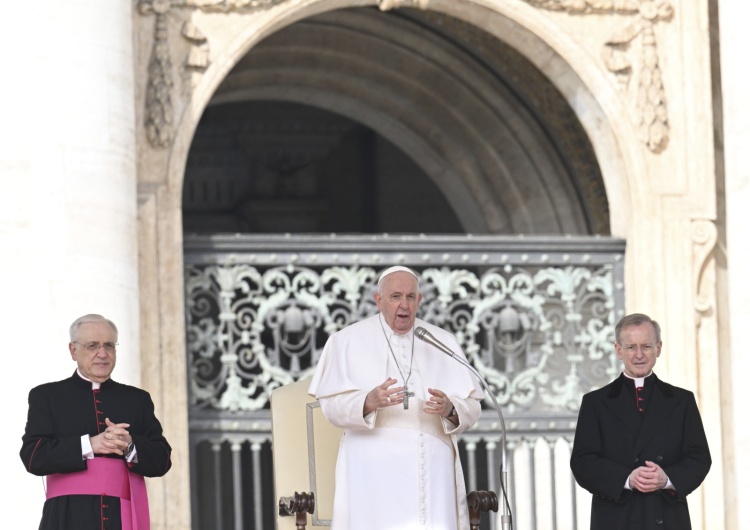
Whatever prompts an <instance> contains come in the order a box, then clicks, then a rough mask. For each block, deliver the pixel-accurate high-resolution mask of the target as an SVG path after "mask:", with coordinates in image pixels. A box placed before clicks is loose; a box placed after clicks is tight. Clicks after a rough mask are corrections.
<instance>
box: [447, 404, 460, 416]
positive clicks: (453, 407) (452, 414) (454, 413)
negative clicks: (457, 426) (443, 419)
mask: <svg viewBox="0 0 750 530" xmlns="http://www.w3.org/2000/svg"><path fill="white" fill-rule="evenodd" d="M453 416H458V413H457V412H456V406H455V405H453V406H452V407H451V413H450V414H448V417H449V418H452V417H453Z"/></svg>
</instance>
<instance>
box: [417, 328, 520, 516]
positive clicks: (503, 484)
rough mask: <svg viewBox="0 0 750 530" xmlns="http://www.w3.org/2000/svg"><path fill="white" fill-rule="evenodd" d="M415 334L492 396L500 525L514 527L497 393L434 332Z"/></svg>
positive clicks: (418, 331) (423, 331)
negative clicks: (496, 432) (496, 422)
mask: <svg viewBox="0 0 750 530" xmlns="http://www.w3.org/2000/svg"><path fill="white" fill-rule="evenodd" d="M414 334H415V335H416V336H417V338H418V339H420V340H422V341H424V342H426V343H428V344H431V345H432V346H435V347H436V348H437V349H439V350H440V351H442V352H443V353H445V354H446V355H448V356H449V357H452V358H453V359H454V360H455V361H457V362H458V363H459V364H461V365H462V366H464V367H466V368H468V369H469V370H470V371H471V373H473V374H474V376H475V377H476V378H477V379H478V380H479V382H480V383H481V384H482V387H483V388H484V390H485V392H486V393H487V394H489V396H490V398H491V399H492V404H493V406H494V407H495V412H496V413H497V417H498V418H500V428H501V433H500V449H501V457H500V491H501V493H502V498H503V500H502V505H503V511H502V514H501V515H500V527H501V528H502V530H512V529H513V517H512V515H511V511H510V503H509V502H508V494H507V491H508V467H507V462H506V447H505V445H506V444H505V419H504V418H503V414H502V412H501V411H500V405H498V403H497V399H496V398H495V394H494V393H493V392H492V391H491V390H490V387H489V385H488V384H487V381H485V380H484V377H482V375H481V374H480V373H479V372H478V371H477V370H476V369H475V368H474V367H473V366H472V365H470V364H469V363H468V362H466V361H465V360H463V359H462V358H461V357H459V356H458V355H456V354H455V352H453V351H451V349H450V348H448V347H447V346H446V345H445V344H443V343H442V342H440V341H439V340H437V339H436V338H435V337H434V336H433V335H432V333H430V332H429V331H427V330H426V329H424V328H423V327H418V328H416V329H415V330H414Z"/></svg>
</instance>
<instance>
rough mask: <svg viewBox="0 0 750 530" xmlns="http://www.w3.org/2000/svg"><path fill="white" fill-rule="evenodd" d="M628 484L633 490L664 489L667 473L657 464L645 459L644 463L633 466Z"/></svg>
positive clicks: (649, 490)
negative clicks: (639, 465)
mask: <svg viewBox="0 0 750 530" xmlns="http://www.w3.org/2000/svg"><path fill="white" fill-rule="evenodd" d="M628 484H630V487H631V488H633V489H634V490H638V491H641V492H643V493H650V492H652V491H657V490H660V489H664V487H665V486H666V485H667V474H666V473H665V472H664V470H663V469H662V468H661V467H659V466H658V465H657V464H654V463H653V462H649V461H647V462H646V463H645V465H642V466H641V467H637V468H635V469H634V470H633V472H632V473H630V477H628Z"/></svg>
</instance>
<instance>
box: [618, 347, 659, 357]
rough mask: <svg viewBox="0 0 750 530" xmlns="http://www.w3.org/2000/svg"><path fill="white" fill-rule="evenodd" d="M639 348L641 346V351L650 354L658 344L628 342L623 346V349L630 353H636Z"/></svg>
mask: <svg viewBox="0 0 750 530" xmlns="http://www.w3.org/2000/svg"><path fill="white" fill-rule="evenodd" d="M638 348H640V349H641V351H642V352H643V353H644V354H645V355H648V354H649V353H651V352H652V351H653V350H654V349H655V348H656V345H655V344H641V345H640V346H638V345H637V344H627V345H624V346H623V347H622V349H623V350H625V351H626V352H628V353H635V352H637V351H638Z"/></svg>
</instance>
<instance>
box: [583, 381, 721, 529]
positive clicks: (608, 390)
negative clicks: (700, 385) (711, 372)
mask: <svg viewBox="0 0 750 530" xmlns="http://www.w3.org/2000/svg"><path fill="white" fill-rule="evenodd" d="M651 378H653V382H649V384H653V388H651V389H650V392H649V398H648V402H647V403H646V406H645V408H646V411H645V413H644V414H643V415H641V414H640V413H639V412H638V411H637V408H636V405H635V401H634V395H631V393H630V392H629V391H628V389H627V388H626V387H625V385H626V384H630V385H632V384H633V383H632V380H629V379H627V378H625V376H624V375H621V376H620V377H619V378H618V379H616V380H614V381H613V382H612V383H610V384H608V385H607V386H605V387H603V388H601V389H599V390H595V391H593V392H589V393H588V394H586V395H585V396H584V397H583V401H582V403H581V409H580V411H579V413H578V424H577V426H576V433H575V440H574V442H573V450H572V453H571V458H570V468H571V470H572V471H573V475H574V476H575V478H576V481H578V484H580V485H581V487H583V488H585V489H586V490H588V491H590V492H591V493H592V494H593V498H592V502H591V530H650V529H653V530H689V529H690V528H691V526H690V515H689V513H688V506H687V499H686V497H687V495H688V494H689V493H691V492H692V491H693V490H695V489H696V488H697V487H698V486H700V484H701V483H702V482H703V479H704V478H705V477H706V475H707V474H708V470H709V469H710V467H711V455H710V452H709V449H708V442H707V441H706V435H705V432H704V430H703V422H702V421H701V417H700V413H699V412H698V406H697V404H696V402H695V397H694V396H693V394H692V392H689V391H687V390H684V389H682V388H678V387H676V386H672V385H669V384H667V383H665V382H663V381H661V380H659V379H658V378H657V377H656V375H655V374H654V375H652V376H651V377H649V379H651ZM646 461H652V462H654V463H656V464H658V465H659V466H660V467H661V468H662V469H663V470H664V471H665V473H666V474H667V477H669V479H670V480H671V482H672V484H673V485H674V487H675V489H674V491H670V490H660V491H656V492H651V493H641V492H639V491H632V490H628V489H626V488H625V487H624V486H625V481H626V480H627V478H628V476H629V475H630V472H631V471H632V470H633V469H635V468H637V467H639V466H642V465H644V463H645V462H646Z"/></svg>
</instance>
